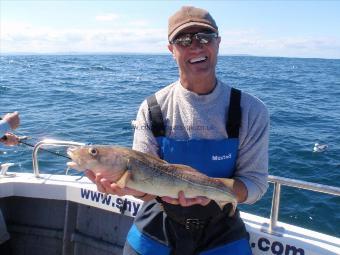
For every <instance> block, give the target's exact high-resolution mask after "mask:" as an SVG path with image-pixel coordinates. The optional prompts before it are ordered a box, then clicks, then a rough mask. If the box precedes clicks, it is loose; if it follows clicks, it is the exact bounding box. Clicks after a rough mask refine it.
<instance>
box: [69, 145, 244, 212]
mask: <svg viewBox="0 0 340 255" xmlns="http://www.w3.org/2000/svg"><path fill="white" fill-rule="evenodd" d="M67 154H68V155H69V156H70V158H71V159H72V162H68V163H67V165H68V167H70V168H72V169H75V170H77V171H85V170H91V171H93V172H94V173H101V174H102V176H103V177H105V178H106V179H107V180H109V181H111V182H115V183H117V184H118V186H119V187H121V188H124V187H128V188H131V189H135V190H138V191H142V192H145V193H148V194H151V195H155V196H159V197H162V196H168V197H173V198H178V193H179V192H180V191H183V192H184V195H185V197H186V198H194V197H198V196H204V197H207V198H209V199H211V200H214V201H215V202H216V203H217V204H218V205H219V207H220V208H221V209H223V207H224V205H226V204H228V203H231V204H232V205H233V210H231V212H230V214H229V215H230V216H231V215H233V214H234V212H235V210H236V205H237V200H236V197H235V194H234V193H233V191H232V188H231V186H232V185H231V184H229V183H228V181H229V179H223V181H222V180H221V179H219V178H211V177H208V176H207V175H204V174H202V173H200V172H199V171H198V170H196V169H194V168H191V167H189V166H186V165H179V164H170V163H168V162H166V161H164V160H162V159H159V158H157V157H155V156H152V155H150V154H147V153H143V152H139V151H135V150H132V149H128V148H124V147H117V146H109V145H85V146H74V147H70V148H68V150H67Z"/></svg>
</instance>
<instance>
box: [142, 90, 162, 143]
mask: <svg viewBox="0 0 340 255" xmlns="http://www.w3.org/2000/svg"><path fill="white" fill-rule="evenodd" d="M146 101H147V103H148V108H149V115H150V121H151V131H152V133H153V135H154V136H155V137H159V136H165V126H164V120H163V115H162V111H161V107H160V106H159V104H158V102H157V99H156V96H155V94H153V95H152V96H149V97H148V98H147V99H146Z"/></svg>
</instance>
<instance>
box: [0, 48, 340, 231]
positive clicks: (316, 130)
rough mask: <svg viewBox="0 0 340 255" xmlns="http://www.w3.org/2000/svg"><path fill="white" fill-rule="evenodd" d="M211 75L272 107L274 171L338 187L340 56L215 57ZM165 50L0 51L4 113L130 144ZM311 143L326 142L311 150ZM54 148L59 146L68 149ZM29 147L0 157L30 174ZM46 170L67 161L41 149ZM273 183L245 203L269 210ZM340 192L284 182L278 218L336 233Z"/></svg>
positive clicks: (168, 64)
mask: <svg viewBox="0 0 340 255" xmlns="http://www.w3.org/2000/svg"><path fill="white" fill-rule="evenodd" d="M217 75H218V77H219V78H220V79H222V80H223V81H225V82H226V83H228V84H229V85H231V86H234V87H236V88H239V89H241V90H243V91H247V92H249V93H251V94H253V95H255V96H257V97H259V98H260V99H261V100H262V101H263V102H264V103H265V104H266V105H267V106H268V108H269V111H270V118H271V129H270V148H269V154H270V174H272V175H278V176H283V177H288V178H296V179H299V180H304V181H310V182H317V183H321V184H326V185H333V186H338V187H339V186H340V135H339V134H340V60H325V59H298V58H264V57H230V56H221V57H220V58H219V62H218V67H217ZM177 77H178V70H177V67H176V64H175V62H174V61H173V59H172V58H171V56H169V55H69V56H67V55H56V56H54V55H36V56H0V115H1V116H2V115H3V114H5V113H6V112H11V111H15V110H17V111H19V112H20V113H21V121H22V124H21V126H20V128H19V129H18V130H17V134H20V135H26V136H29V139H28V140H27V141H26V142H28V143H31V144H35V143H36V142H38V141H39V140H42V139H44V138H54V139H60V140H72V141H77V142H90V143H98V144H118V145H122V146H131V144H132V135H133V129H132V128H131V125H130V123H131V120H133V119H134V118H135V115H136V113H137V110H138V106H139V104H140V103H141V102H142V101H143V100H144V99H145V98H146V97H147V96H148V95H151V94H152V93H154V92H155V91H157V90H158V89H160V88H162V87H164V86H166V85H168V84H169V83H171V82H173V81H175V80H176V79H177ZM315 142H319V143H323V144H327V145H328V149H327V150H326V151H325V152H322V153H314V152H313V146H314V143H315ZM49 149H50V150H53V151H57V152H59V153H61V154H62V153H65V151H64V148H60V147H52V148H49ZM31 153H32V150H31V148H30V147H28V146H25V145H21V146H16V147H11V148H8V147H0V162H2V163H3V162H13V163H15V164H16V165H15V166H14V167H12V170H13V171H20V172H30V171H32V162H31ZM39 159H40V161H39V162H40V171H41V172H42V173H56V174H61V173H64V172H65V170H66V161H67V160H66V159H64V158H62V157H58V156H55V155H52V154H49V153H47V152H41V153H40V154H39ZM271 193H272V185H271V186H270V188H269V189H268V192H267V193H266V194H265V195H264V197H263V198H262V200H261V201H259V202H257V203H256V204H255V205H246V206H245V205H241V210H244V211H247V212H251V213H255V214H258V215H261V216H265V217H268V216H269V213H270V205H271ZM339 209H340V197H334V196H330V195H325V194H318V193H314V192H309V191H304V190H300V189H293V188H288V187H282V197H281V205H280V215H279V219H280V220H281V221H284V222H287V223H291V224H296V225H298V226H302V227H307V228H309V229H313V230H317V231H321V232H324V233H327V234H331V235H335V236H338V237H340V210H339Z"/></svg>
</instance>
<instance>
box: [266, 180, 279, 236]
mask: <svg viewBox="0 0 340 255" xmlns="http://www.w3.org/2000/svg"><path fill="white" fill-rule="evenodd" d="M280 197H281V184H280V183H278V182H275V183H274V190H273V198H272V208H271V211H270V223H269V232H270V233H273V232H275V228H276V223H277V221H278V219H279V209H280Z"/></svg>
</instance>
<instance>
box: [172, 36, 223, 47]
mask: <svg viewBox="0 0 340 255" xmlns="http://www.w3.org/2000/svg"><path fill="white" fill-rule="evenodd" d="M217 37H218V34H217V33H196V34H183V35H180V36H179V37H177V38H176V39H174V40H172V41H171V42H170V43H171V44H178V45H181V46H183V47H187V46H190V45H191V44H192V40H193V38H195V39H196V40H197V41H198V42H199V43H200V44H208V43H210V42H211V40H212V39H213V38H217Z"/></svg>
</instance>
